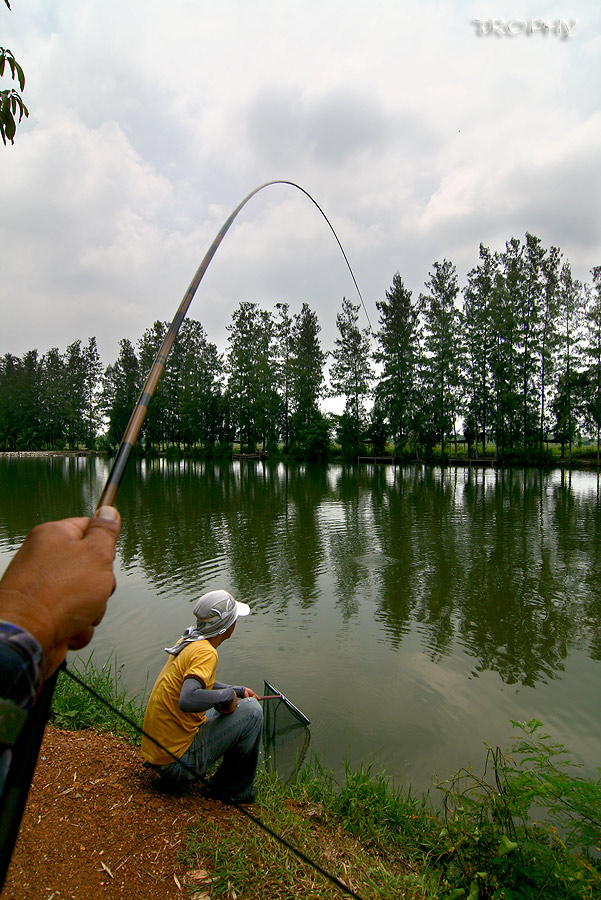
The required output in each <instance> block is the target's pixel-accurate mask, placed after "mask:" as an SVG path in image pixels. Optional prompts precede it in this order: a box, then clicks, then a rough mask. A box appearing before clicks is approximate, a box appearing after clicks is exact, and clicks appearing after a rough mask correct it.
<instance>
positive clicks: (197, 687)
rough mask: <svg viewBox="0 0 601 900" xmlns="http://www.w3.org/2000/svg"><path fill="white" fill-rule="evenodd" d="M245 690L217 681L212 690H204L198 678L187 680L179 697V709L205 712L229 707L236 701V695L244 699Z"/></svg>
mask: <svg viewBox="0 0 601 900" xmlns="http://www.w3.org/2000/svg"><path fill="white" fill-rule="evenodd" d="M244 691H245V688H243V687H234V686H233V685H231V684H222V683H221V682H220V681H215V682H214V683H213V687H212V689H211V690H206V689H205V688H203V686H202V684H201V682H200V681H197V679H196V678H185V679H184V683H183V684H182V689H181V691H180V695H179V708H180V709H181V711H182V712H205V711H206V710H207V709H212V708H213V707H215V706H221V705H222V704H223V705H224V706H227V705H228V704H229V703H231V702H232V700H233V699H234V694H236V696H237V697H239V698H240V699H242V698H243V697H244Z"/></svg>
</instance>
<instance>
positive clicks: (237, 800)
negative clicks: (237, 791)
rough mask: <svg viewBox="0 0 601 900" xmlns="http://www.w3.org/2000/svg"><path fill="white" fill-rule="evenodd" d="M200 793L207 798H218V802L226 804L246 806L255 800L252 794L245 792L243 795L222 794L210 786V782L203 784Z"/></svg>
mask: <svg viewBox="0 0 601 900" xmlns="http://www.w3.org/2000/svg"><path fill="white" fill-rule="evenodd" d="M202 794H203V797H207V798H208V799H209V800H219V802H220V803H224V804H225V805H226V806H248V805H249V804H251V803H254V802H255V795H254V794H245V795H244V797H230V796H229V794H224V793H223V791H220V790H218V789H217V788H213V787H211V784H210V783H209V784H207V785H204V786H203V789H202Z"/></svg>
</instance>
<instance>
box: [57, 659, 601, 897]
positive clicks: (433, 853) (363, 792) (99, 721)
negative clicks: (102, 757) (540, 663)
mask: <svg viewBox="0 0 601 900" xmlns="http://www.w3.org/2000/svg"><path fill="white" fill-rule="evenodd" d="M80 674H81V675H82V678H83V679H84V680H85V681H86V682H89V683H90V684H92V685H93V686H94V688H95V690H96V691H97V692H98V693H99V694H100V695H101V696H103V697H105V699H106V700H108V701H109V702H111V703H113V704H115V705H116V706H117V708H119V709H120V710H122V711H123V712H125V713H126V714H127V716H128V717H129V718H131V719H133V720H134V721H136V722H139V721H141V718H142V709H143V701H142V698H133V699H132V698H128V696H127V694H126V692H125V691H124V690H123V688H122V685H121V680H120V670H119V669H118V668H117V667H116V666H115V665H114V664H110V663H109V664H107V665H106V666H105V667H104V668H103V669H101V670H98V669H96V668H95V667H94V666H93V664H92V663H91V662H90V663H88V664H87V665H86V666H83V667H82V668H81V669H80ZM53 721H54V722H55V723H56V724H57V725H60V726H61V727H73V728H84V727H94V728H96V729H99V730H102V731H110V732H112V733H114V734H116V735H118V736H119V737H122V738H125V739H127V740H130V741H131V740H134V741H137V735H136V732H135V730H134V729H132V728H131V726H129V725H126V724H125V723H124V722H122V720H121V719H120V718H119V717H118V716H116V715H115V713H112V712H109V711H105V708H104V707H103V705H102V704H100V703H99V702H98V701H97V700H95V699H94V698H91V697H90V696H89V695H88V694H87V692H85V691H84V690H83V689H82V688H81V687H80V686H79V685H77V684H76V683H75V682H73V681H71V679H69V678H68V677H67V676H65V675H64V674H61V676H60V678H59V682H58V686H57V691H56V694H55V701H54V707H53ZM514 725H515V739H514V742H513V746H512V748H511V750H510V751H509V752H507V753H502V752H501V751H500V750H499V749H493V748H488V749H487V751H486V753H485V758H484V759H483V765H482V772H481V773H476V772H472V771H471V770H469V769H466V770H461V771H458V772H456V773H455V774H454V775H453V776H452V777H451V778H450V779H449V780H448V781H446V782H441V783H438V784H435V785H434V792H433V795H432V796H433V799H430V798H426V797H419V798H418V797H414V796H413V795H412V794H411V791H409V790H403V791H400V790H397V789H396V788H394V786H392V785H391V784H390V783H389V781H388V779H387V778H386V777H385V775H384V774H383V773H381V772H374V771H372V770H371V769H370V768H362V769H359V770H358V771H351V770H350V768H347V770H346V773H345V777H344V778H343V779H342V780H341V781H340V782H339V783H338V782H336V781H335V780H334V779H333V777H332V776H331V774H329V773H328V772H326V771H324V770H323V769H322V768H321V766H320V765H319V763H318V762H317V761H315V760H314V761H313V762H312V763H311V764H310V765H308V766H305V767H304V768H303V769H302V771H301V772H299V773H298V776H297V779H296V781H295V783H294V784H292V785H283V784H281V783H280V782H279V780H278V779H277V777H275V776H274V775H272V774H269V773H268V772H267V771H266V770H261V771H260V772H259V774H258V779H257V798H258V800H257V803H256V804H255V805H254V806H253V807H252V808H251V812H252V814H253V815H255V816H256V817H258V818H259V819H260V820H261V821H262V822H264V823H265V824H266V825H267V826H268V827H269V828H270V829H272V830H273V831H274V832H276V833H277V834H279V835H282V836H283V837H284V838H285V839H286V840H287V841H288V842H289V843H290V844H292V845H293V846H295V847H298V848H300V849H302V851H303V853H304V854H305V855H306V856H308V857H310V858H311V859H313V860H315V861H316V862H317V863H318V864H319V865H320V866H321V867H323V868H324V869H326V870H327V871H329V872H331V873H333V874H334V875H335V876H336V877H337V878H339V879H340V880H341V881H343V882H344V883H345V884H347V885H348V886H349V887H350V888H351V889H352V890H353V891H354V892H355V893H356V894H358V895H359V896H361V897H363V898H365V900H367V898H382V900H384V898H386V900H388V898H390V900H392V898H398V897H406V898H411V900H413V898H415V900H418V898H419V900H434V898H447V900H459V898H461V897H464V898H466V900H501V898H503V900H522V898H523V900H534V898H550V900H572V898H573V900H582V898H591V900H593V898H595V897H601V863H600V862H599V859H598V855H599V853H601V846H600V842H601V778H599V779H597V780H590V779H584V778H581V777H579V776H578V774H577V770H576V769H575V768H574V767H573V766H572V765H571V764H570V762H569V756H568V754H567V751H566V750H565V748H564V747H562V746H561V745H558V744H556V743H555V742H554V741H553V740H552V739H551V737H550V736H548V735H546V734H545V733H544V730H543V728H542V726H541V723H540V722H536V721H532V722H529V723H514ZM441 801H442V802H441ZM534 811H536V816H535V814H534ZM241 851H242V852H241ZM595 854H597V859H595V858H594V857H595ZM183 855H184V856H183V858H184V860H185V862H186V864H187V865H189V867H190V869H191V870H192V872H193V873H194V874H195V877H196V883H197V884H198V888H197V891H196V894H195V896H196V897H197V898H198V900H201V898H202V900H205V898H209V897H224V898H233V897H237V898H238V900H254V898H264V897H270V898H276V900H284V898H297V897H314V898H323V900H329V898H335V897H342V896H343V892H342V891H341V889H340V888H338V887H336V886H335V885H334V884H332V883H331V882H330V881H328V880H327V879H326V878H325V877H324V876H323V875H322V874H320V873H318V872H316V871H315V870H314V869H312V868H311V867H310V866H308V865H307V864H306V863H305V862H302V861H301V860H299V859H298V858H297V857H296V856H294V855H293V854H292V853H291V852H290V851H289V850H287V849H286V848H285V847H283V846H282V845H281V844H279V843H277V842H276V841H275V840H274V839H273V838H272V837H270V836H269V835H268V834H266V833H265V831H264V830H262V829H261V828H259V827H258V826H257V824H256V823H255V822H253V821H251V820H250V819H249V818H247V817H245V816H244V815H242V814H241V813H240V812H239V811H237V810H228V813H227V814H226V815H225V816H224V817H215V818H211V819H207V820H202V821H199V822H198V824H197V825H196V826H195V827H194V828H192V829H191V831H190V834H189V836H188V841H187V845H186V847H185V849H184V850H183Z"/></svg>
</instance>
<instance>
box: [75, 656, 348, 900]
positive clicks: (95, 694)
mask: <svg viewBox="0 0 601 900" xmlns="http://www.w3.org/2000/svg"><path fill="white" fill-rule="evenodd" d="M61 671H62V672H64V673H65V675H68V676H69V678H72V679H73V681H75V682H77V684H79V685H80V686H81V687H82V688H84V689H85V690H86V691H88V693H90V694H91V695H92V697H94V698H95V699H96V700H99V701H100V703H103V704H104V705H105V706H107V707H108V708H109V709H110V710H111V711H112V712H113V713H115V715H117V716H119V718H120V719H123V721H124V722H127V724H128V725H129V726H130V727H131V728H133V729H134V730H135V731H137V732H138V734H143V735H144V737H147V738H149V739H150V740H151V741H152V742H153V743H154V744H156V745H157V747H160V749H161V750H164V751H165V753H168V754H169V756H171V757H172V758H173V759H174V760H175V762H178V763H179V764H180V765H181V766H182V767H183V768H184V769H187V770H188V771H189V772H191V773H192V775H194V778H195V780H197V779H198V772H197V771H196V769H194V768H193V767H192V766H189V765H188V764H187V763H185V762H183V760H181V759H179V757H177V756H176V755H175V753H172V752H171V750H168V749H167V747H164V746H163V745H162V744H161V742H160V741H157V739H156V738H154V737H153V736H152V735H151V734H148V732H147V731H144V729H143V728H141V727H140V726H139V725H138V723H137V722H134V720H133V719H131V718H130V717H129V716H127V715H125V713H123V712H121V710H120V709H117V707H116V706H113V704H112V703H111V702H110V700H107V699H106V697H103V696H102V694H99V693H98V691H96V690H95V689H94V688H93V687H90V685H89V684H86V682H85V681H83V679H81V678H80V677H79V675H76V674H75V673H74V672H72V671H71V669H69V668H67V665H66V663H63V665H62V666H61ZM264 699H279V701H280V702H282V700H283V699H284V698H283V697H282V696H281V695H280V696H279V697H278V696H277V695H275V696H273V697H272V696H270V697H269V698H264ZM234 806H235V808H236V809H237V810H238V811H239V812H241V813H243V814H244V815H245V816H246V817H247V818H248V819H251V820H252V821H253V822H254V823H255V825H258V826H259V828H262V829H263V831H265V832H266V833H267V834H269V835H271V837H272V838H274V839H275V840H276V841H279V843H280V844H282V846H284V847H286V848H287V849H288V850H290V851H291V852H292V853H294V854H295V855H296V856H298V858H299V859H301V860H302V861H303V862H304V863H306V864H307V865H308V866H311V867H312V868H313V869H315V871H316V872H319V873H320V874H321V875H323V876H324V878H327V879H328V880H329V881H331V882H332V883H333V884H335V885H336V886H337V887H339V888H340V890H341V891H344V892H345V893H346V894H348V895H349V897H355V898H356V900H362V897H360V896H359V894H356V893H355V892H354V891H353V890H351V888H349V887H348V885H346V884H345V883H344V881H341V880H340V879H339V878H337V877H336V875H333V874H332V873H331V872H328V870H327V869H324V868H323V867H322V866H320V865H319V863H316V862H315V861H314V860H313V859H311V857H309V856H307V855H306V854H305V853H303V852H302V850H299V849H298V847H295V846H294V845H293V844H291V843H289V842H288V841H287V840H286V838H284V837H282V835H281V834H278V833H277V831H274V830H273V829H272V828H270V827H269V825H266V824H265V822H263V821H262V820H261V819H259V818H258V817H257V816H255V815H253V813H251V812H249V811H248V810H247V809H245V808H244V807H243V806H236V804H234Z"/></svg>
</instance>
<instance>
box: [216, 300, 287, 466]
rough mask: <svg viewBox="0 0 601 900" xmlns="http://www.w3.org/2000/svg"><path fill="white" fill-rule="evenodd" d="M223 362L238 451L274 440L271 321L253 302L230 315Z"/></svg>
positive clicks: (275, 397)
mask: <svg viewBox="0 0 601 900" xmlns="http://www.w3.org/2000/svg"><path fill="white" fill-rule="evenodd" d="M227 330H228V331H229V333H230V334H229V338H228V351H227V360H226V371H227V373H228V380H227V391H226V393H227V397H228V400H229V405H230V410H231V420H232V424H233V426H234V428H235V430H236V433H237V434H238V439H239V441H240V447H241V449H242V448H243V447H246V448H247V449H248V450H249V451H250V452H253V451H254V450H255V449H256V445H257V442H258V441H261V443H262V445H263V448H264V449H265V447H266V446H267V443H268V442H271V441H273V440H276V439H277V434H278V431H277V419H278V405H279V401H278V395H277V391H276V389H275V383H276V356H275V346H274V340H275V336H274V322H273V318H272V316H271V314H270V313H268V312H267V311H265V310H260V309H259V307H258V305H257V304H256V303H248V302H244V303H240V305H239V306H238V308H237V309H236V310H235V311H234V314H233V316H232V324H231V325H228V326H227Z"/></svg>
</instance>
